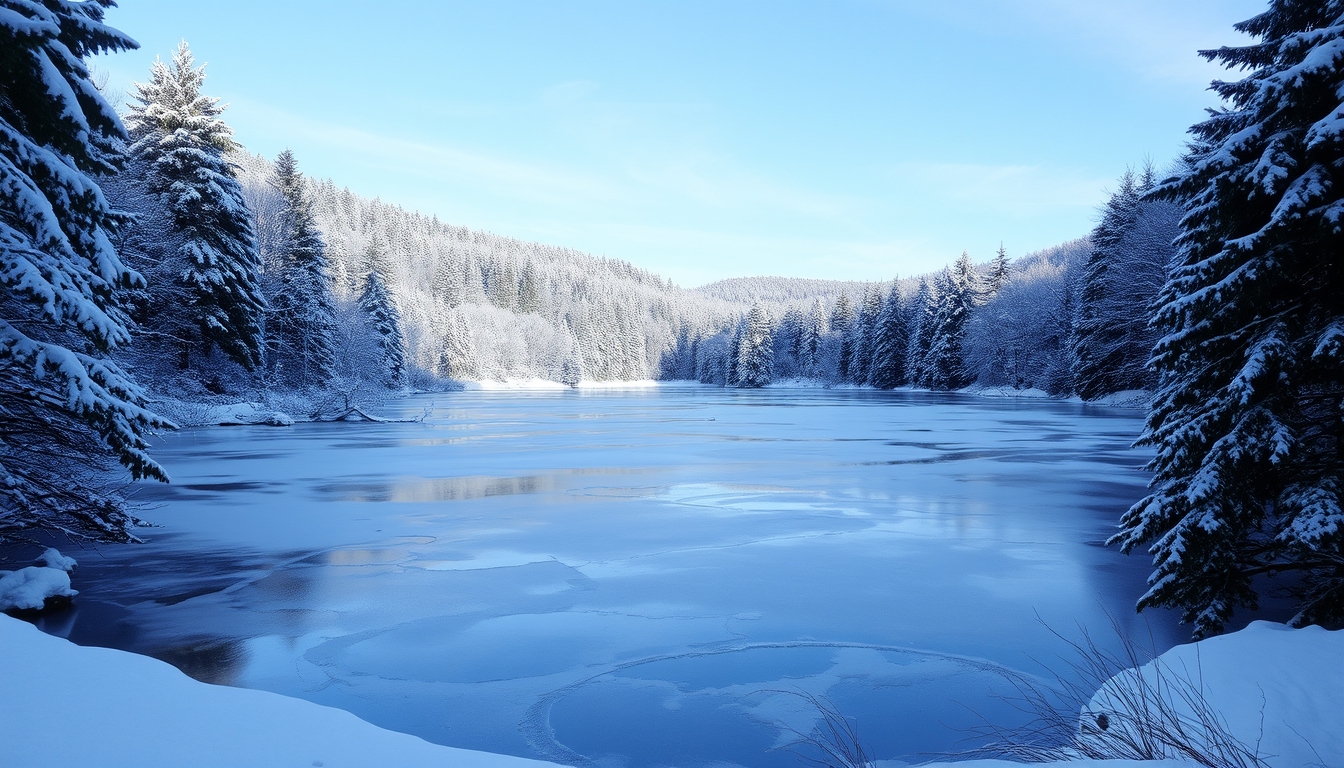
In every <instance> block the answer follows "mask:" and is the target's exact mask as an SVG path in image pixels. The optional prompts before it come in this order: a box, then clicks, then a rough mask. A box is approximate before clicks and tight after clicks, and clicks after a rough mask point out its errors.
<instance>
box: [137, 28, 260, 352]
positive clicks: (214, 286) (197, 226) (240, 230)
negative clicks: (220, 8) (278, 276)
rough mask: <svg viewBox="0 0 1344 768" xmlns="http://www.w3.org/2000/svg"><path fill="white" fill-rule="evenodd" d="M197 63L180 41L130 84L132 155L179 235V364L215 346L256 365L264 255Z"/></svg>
mask: <svg viewBox="0 0 1344 768" xmlns="http://www.w3.org/2000/svg"><path fill="white" fill-rule="evenodd" d="M194 64H195V61H194V59H193V57H192V55H191V50H190V49H189V48H188V47H187V44H186V42H185V41H184V42H183V43H182V44H181V45H179V46H178V48H177V51H175V52H174V54H173V60H172V62H171V63H170V64H165V63H164V62H163V61H161V60H155V62H154V65H153V67H152V69H151V70H150V81H149V82H148V83H137V84H136V91H135V93H134V94H132V103H131V104H130V106H129V107H128V115H127V123H128V125H129V127H130V129H131V136H132V138H133V139H134V140H135V143H134V144H133V145H132V146H131V152H132V154H134V155H135V157H136V159H137V160H139V161H140V162H141V163H142V164H143V165H145V166H146V167H147V169H148V177H149V178H148V187H149V189H150V191H152V192H154V193H156V194H158V195H159V196H160V197H161V199H162V201H163V203H164V204H165V205H166V207H167V210H168V212H169V214H170V216H171V220H172V224H173V228H174V230H175V232H176V234H177V235H178V243H177V252H176V253H175V254H173V258H175V260H176V261H177V262H178V264H177V265H175V268H174V270H173V271H174V272H176V273H177V279H178V280H180V281H181V282H182V283H183V286H182V287H183V288H184V290H183V291H182V293H183V294H184V298H185V299H186V302H185V306H179V307H178V308H177V309H178V311H181V312H184V313H185V314H186V319H187V321H186V322H185V323H183V324H181V327H175V328H173V329H172V332H173V333H174V334H176V335H179V342H180V354H181V359H180V361H179V365H180V366H181V367H182V368H187V367H188V366H190V365H191V361H192V358H193V356H194V354H195V353H194V351H193V350H199V351H201V352H203V353H206V354H208V353H209V352H210V350H211V349H212V348H213V347H216V346H217V347H219V349H220V350H222V351H223V352H224V353H225V354H227V355H228V356H229V357H230V358H232V359H233V360H235V361H237V362H238V363H239V364H241V365H243V366H245V367H247V368H252V367H254V366H256V365H257V364H259V363H260V362H261V359H262V313H263V309H264V300H263V298H262V293H261V286H260V283H259V282H258V275H259V273H260V269H261V264H260V258H259V256H258V253H257V246H256V242H255V237H254V234H253V231H252V219H251V216H250V215H249V213H248V210H247V206H246V204H245V203H244V202H243V194H242V190H241V188H240V187H239V185H238V180H237V179H236V178H235V176H234V168H233V165H232V164H231V163H229V161H228V160H227V159H226V157H225V155H226V153H228V152H229V151H231V150H233V149H234V148H235V145H234V142H233V131H232V130H231V129H230V128H229V127H228V126H227V125H225V123H224V121H223V120H220V119H219V115H220V114H221V113H222V112H223V111H224V107H222V106H220V104H219V100H218V99H215V98H211V97H209V96H205V95H203V94H202V93H201V85H202V83H203V82H204V81H205V67H204V66H202V67H200V68H196V67H195V66H194ZM153 288H154V286H151V289H153ZM165 289H168V290H171V288H169V287H167V286H165Z"/></svg>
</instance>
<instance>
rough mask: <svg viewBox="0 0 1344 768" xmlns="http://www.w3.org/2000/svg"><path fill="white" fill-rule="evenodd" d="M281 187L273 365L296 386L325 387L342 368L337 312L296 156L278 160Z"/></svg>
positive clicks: (286, 154) (323, 247)
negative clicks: (338, 365)
mask: <svg viewBox="0 0 1344 768" xmlns="http://www.w3.org/2000/svg"><path fill="white" fill-rule="evenodd" d="M274 183H275V186H276V188H277V189H278V190H280V193H281V195H282V196H283V197H284V211H283V217H282V220H283V227H282V239H281V243H280V247H279V254H278V255H279V267H280V278H279V280H278V281H277V286H278V290H277V292H276V295H275V296H273V297H270V301H269V303H270V306H271V310H272V312H271V317H272V322H271V323H270V327H269V328H268V331H269V335H270V360H269V363H270V364H271V365H272V366H273V367H274V368H276V369H278V370H279V371H280V375H281V377H282V379H284V380H285V381H287V382H289V383H290V384H291V385H296V386H308V385H316V386H320V385H322V384H325V383H326V382H327V381H328V380H330V379H331V377H332V375H333V373H334V372H335V364H336V310H335V300H334V299H333V298H332V294H331V276H330V274H328V271H327V256H326V247H327V246H326V243H324V242H323V241H322V235H321V233H319V232H318V231H317V225H316V223H314V221H313V213H312V205H311V203H310V201H309V200H308V195H307V190H306V189H305V186H304V179H303V175H302V174H300V173H299V170H298V164H297V163H296V162H295V160H294V153H292V152H290V151H289V150H285V151H284V152H281V153H280V156H279V157H277V158H276V161H275V181H274Z"/></svg>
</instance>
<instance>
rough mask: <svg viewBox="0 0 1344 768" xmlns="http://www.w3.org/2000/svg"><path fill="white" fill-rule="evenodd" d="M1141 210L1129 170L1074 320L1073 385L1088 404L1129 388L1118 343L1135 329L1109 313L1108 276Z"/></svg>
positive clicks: (1105, 221) (1098, 235) (1107, 214)
mask: <svg viewBox="0 0 1344 768" xmlns="http://www.w3.org/2000/svg"><path fill="white" fill-rule="evenodd" d="M1138 212H1139V187H1138V183H1137V182H1136V180H1135V178H1134V172H1133V171H1131V170H1129V169H1125V174H1124V175H1123V176H1121V177H1120V187H1119V189H1117V190H1116V191H1115V192H1114V193H1112V194H1111V197H1110V199H1109V200H1107V202H1106V207H1105V208H1104V209H1103V210H1102V214H1101V221H1100V222H1098V223H1097V226H1096V228H1095V229H1093V230H1092V252H1091V254H1089V255H1088V258H1087V264H1086V265H1085V266H1084V267H1083V275H1082V288H1081V290H1080V291H1079V295H1078V306H1077V308H1076V315H1075V317H1074V320H1073V339H1072V344H1073V355H1074V365H1073V378H1074V386H1075V387H1077V390H1078V394H1079V396H1081V397H1082V398H1083V399H1084V400H1094V399H1096V398H1098V397H1101V396H1102V395H1106V394H1110V393H1111V392H1119V391H1120V390H1122V389H1125V387H1124V386H1123V385H1122V384H1121V383H1120V382H1119V381H1118V380H1117V378H1118V376H1119V373H1120V370H1121V368H1122V362H1123V361H1121V360H1119V359H1117V356H1118V355H1119V354H1121V352H1122V348H1121V345H1119V344H1117V343H1116V341H1117V339H1118V338H1120V337H1122V336H1123V335H1124V334H1125V333H1127V332H1128V331H1129V330H1130V329H1129V328H1127V327H1125V326H1124V325H1122V324H1120V323H1116V322H1115V318H1112V317H1110V316H1109V315H1108V313H1107V312H1106V306H1107V304H1108V303H1109V300H1110V298H1111V297H1110V296H1109V295H1108V293H1110V291H1111V290H1113V288H1112V286H1111V285H1110V283H1111V282H1112V281H1111V280H1108V277H1110V274H1109V273H1110V271H1111V270H1112V269H1113V268H1115V266H1114V264H1115V262H1117V261H1118V260H1119V257H1120V254H1119V251H1120V244H1121V242H1123V240H1124V238H1125V234H1126V233H1128V232H1129V231H1130V230H1132V229H1133V228H1134V224H1135V221H1136V220H1137V218H1138ZM1121 279H1124V278H1123V276H1121Z"/></svg>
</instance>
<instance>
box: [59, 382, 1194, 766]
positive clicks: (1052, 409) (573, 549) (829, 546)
mask: <svg viewBox="0 0 1344 768" xmlns="http://www.w3.org/2000/svg"><path fill="white" fill-rule="evenodd" d="M430 405H433V406H434V410H433V413H432V415H431V416H430V417H429V418H428V419H426V420H425V421H424V422H422V423H388V424H330V423H302V424H297V425H295V426H293V427H291V428H288V429H283V430H277V429H271V428H267V427H249V426H244V427H236V428H230V429H211V428H206V429H190V430H184V431H182V432H179V433H176V434H172V435H168V436H166V437H165V438H164V439H163V440H162V442H161V444H159V445H158V446H157V447H156V454H155V455H156V456H158V457H161V459H162V460H163V462H164V464H165V466H166V467H167V468H168V469H169V471H170V473H171V474H172V476H173V478H174V481H175V482H174V484H173V485H171V486H161V485H155V484H144V485H142V486H141V489H140V495H139V498H140V500H142V501H145V502H148V503H150V504H151V506H152V508H151V510H149V511H147V512H146V513H145V514H146V516H148V517H150V518H152V519H153V520H154V521H155V522H156V523H159V524H161V525H162V526H163V527H162V528H158V529H149V530H146V531H145V532H144V533H145V534H146V535H147V536H149V538H150V539H151V541H150V542H149V543H148V544H144V545H135V546H125V547H104V548H102V550H101V551H100V557H98V558H84V562H82V563H81V568H80V584H79V586H80V589H81V591H82V594H81V595H80V598H79V600H78V601H76V604H75V606H74V607H73V608H72V609H71V610H69V611H67V612H66V613H65V614H63V615H61V616H52V617H48V618H46V619H43V620H42V626H43V627H44V628H46V629H47V630H48V631H50V632H53V633H56V634H61V635H64V636H68V637H70V638H71V639H73V640H75V641H76V642H80V643H85V644H104V645H112V646H116V647H120V648H124V649H128V650H134V651H138V652H143V653H148V654H151V655H154V656H157V657H159V658H162V659H165V660H168V661H171V662H172V663H174V664H176V665H178V666H179V667H180V668H182V669H184V670H186V671H188V672H190V673H191V674H192V675H194V676H196V677H198V678H200V679H204V680H208V681H211V682H219V683H227V684H231V685H240V686H246V687H252V688H260V689H265V690H270V691H275V692H280V693H286V694H291V695H295V696H299V697H302V698H306V699H309V700H312V701H315V702H319V703H323V704H329V705H333V706H337V707H340V708H342V709H347V710H349V711H351V712H353V713H355V714H356V715H358V716H360V717H362V718H364V719H366V720H369V721H370V722H373V723H376V724H378V725H382V726H385V727H389V728H393V729H396V730H400V731H405V732H408V733H413V734H415V735H417V736H421V737H423V738H426V739H428V740H430V741H433V742H437V743H441V744H448V745H452V746H458V747H468V748H475V749H486V750H490V751H496V752H502V753H507V754H513V755H519V756H529V757H545V758H549V759H556V760H561V761H582V760H583V759H592V760H597V761H599V762H610V763H612V764H617V763H619V764H624V765H628V766H630V767H631V768H639V767H641V766H650V767H651V766H655V765H665V764H669V763H672V764H678V765H683V766H694V765H705V764H709V763H714V762H718V763H736V764H742V765H750V766H753V767H755V766H760V767H761V768H766V767H768V766H786V765H787V766H793V765H795V763H796V758H795V757H794V756H793V755H792V754H789V753H787V752H768V751H766V750H768V749H769V748H770V747H772V746H775V745H777V744H778V743H779V741H780V738H781V736H782V735H783V734H784V733H786V728H785V727H784V726H785V724H788V725H793V726H795V727H796V726H799V725H800V724H801V725H805V724H806V723H808V722H810V721H811V720H812V719H814V718H815V713H813V712H809V711H808V709H807V707H806V706H805V704H803V703H802V702H801V700H800V699H799V697H797V696H790V695H788V694H779V693H778V691H780V690H785V691H794V692H797V691H807V692H812V693H816V694H822V695H826V696H828V697H830V698H832V699H834V700H835V701H836V702H837V703H838V704H839V705H841V706H842V708H843V709H844V711H845V712H846V714H851V715H853V716H856V717H858V719H859V722H860V726H861V729H862V730H863V732H864V733H865V734H867V735H869V736H870V739H871V742H872V746H873V748H874V750H875V751H876V752H877V754H878V756H879V757H881V758H883V759H906V760H917V759H923V758H919V757H917V756H915V753H918V752H924V751H940V750H948V749H955V748H957V747H958V746H964V745H962V744H961V741H962V739H963V738H964V737H965V733H964V732H961V731H959V730H958V729H959V728H964V727H966V726H969V725H971V724H974V723H976V722H978V714H977V713H984V714H986V715H987V716H993V717H996V718H998V717H1003V718H1011V717H1012V713H1011V711H1008V710H1007V708H1006V707H1004V706H1003V705H1002V703H1001V702H998V701H997V700H996V699H995V698H994V696H995V694H996V693H1001V692H1002V680H1001V679H1000V677H999V676H998V674H997V673H996V670H998V669H1001V668H1012V669H1017V670H1023V671H1026V672H1029V673H1040V672H1042V669H1041V667H1040V666H1038V665H1037V664H1036V663H1035V662H1033V661H1032V657H1034V658H1036V659H1040V660H1042V661H1046V662H1049V661H1053V660H1055V659H1056V658H1057V657H1059V656H1062V655H1067V653H1068V651H1067V649H1066V648H1065V647H1064V645H1063V643H1062V642H1060V641H1059V640H1058V639H1056V638H1055V637H1054V636H1053V635H1051V634H1050V632H1049V631H1048V630H1047V629H1046V628H1045V627H1044V626H1042V624H1041V623H1040V622H1041V620H1043V621H1045V622H1046V623H1048V624H1050V625H1051V626H1053V627H1055V628H1058V629H1060V630H1061V631H1064V632H1068V631H1069V630H1071V629H1072V628H1073V627H1074V626H1075V622H1080V623H1082V624H1085V625H1088V626H1091V627H1093V628H1096V629H1098V630H1099V631H1098V632H1097V633H1096V634H1098V635H1102V636H1104V634H1105V632H1104V631H1101V630H1104V629H1105V628H1106V627H1108V626H1109V625H1108V623H1107V619H1106V617H1105V612H1107V611H1109V612H1110V613H1112V614H1114V615H1115V616H1117V617H1118V618H1119V620H1120V621H1121V622H1122V623H1123V624H1125V625H1126V626H1128V627H1130V628H1131V629H1134V630H1136V631H1138V632H1140V633H1143V636H1144V637H1145V638H1146V637H1147V631H1148V630H1147V628H1146V627H1145V626H1144V624H1143V621H1142V620H1141V619H1137V618H1134V616H1133V601H1134V600H1135V598H1136V597H1137V596H1138V595H1139V594H1140V593H1141V592H1142V589H1143V585H1144V578H1145V576H1146V575H1147V572H1148V565H1149V564H1148V562H1147V560H1146V559H1145V558H1144V557H1142V556H1138V557H1125V556H1122V555H1120V554H1119V553H1117V552H1115V551H1113V550H1108V549H1105V548H1103V547H1101V546H1100V545H1099V542H1101V541H1102V540H1104V539H1105V538H1106V537H1107V536H1109V535H1110V534H1111V533H1112V532H1113V531H1114V527H1115V523H1116V520H1117V519H1118V518H1119V515H1120V513H1121V512H1122V511H1123V510H1124V509H1125V508H1127V507H1128V506H1129V505H1130V504H1131V503H1133V502H1134V501H1135V500H1137V499H1138V498H1140V497H1141V496H1142V495H1143V492H1144V488H1145V484H1146V482H1147V479H1148V478H1147V476H1146V475H1145V474H1144V472H1143V471H1142V470H1141V467H1142V465H1143V464H1144V463H1145V461H1146V460H1147V455H1146V454H1145V453H1143V452H1140V451H1134V450H1132V449H1131V448H1130V447H1129V445H1130V442H1131V441H1132V440H1133V439H1134V437H1135V436H1136V435H1137V434H1138V431H1139V429H1140V426H1141V422H1140V419H1141V416H1140V414H1138V413H1136V412H1131V411H1125V410H1116V409H1108V408H1095V407H1091V406H1087V405H1082V404H1077V403H1059V402H1051V401H1038V400H1030V399H1010V398H1009V399H999V398H981V397H975V396H972V395H955V394H953V395H949V394H932V393H914V392H878V391H871V390H848V391H825V390H806V389H799V390H779V389H776V390H769V391H755V392H751V391H737V390H726V391H725V390H720V389H714V388H701V387H658V388H647V389H621V390H610V391H608V390H584V389H580V390H577V391H576V390H563V391H509V392H492V391H466V392H456V393H446V394H444V393H439V394H434V395H423V396H417V397H414V398H410V399H408V400H405V401H400V402H399V403H397V404H396V406H395V408H394V409H393V412H389V413H387V414H386V415H390V416H418V415H420V414H421V413H422V411H423V410H424V408H425V407H427V406H430ZM398 409H399V410H398ZM1038 616H1039V617H1040V619H1038ZM1148 618H1150V619H1151V620H1153V621H1154V622H1155V623H1154V626H1153V628H1152V630H1153V632H1154V634H1155V636H1156V642H1157V644H1158V646H1159V650H1161V649H1163V648H1166V647H1170V646H1171V645H1173V644H1174V643H1176V642H1178V641H1180V640H1182V639H1184V638H1185V637H1186V636H1187V635H1186V634H1185V633H1184V631H1183V630H1181V629H1178V628H1175V627H1174V626H1173V625H1172V623H1171V622H1170V619H1169V617H1167V616H1165V615H1164V614H1161V613H1150V614H1148ZM772 692H773V693H772ZM901 724H904V725H901ZM669 750H670V751H669Z"/></svg>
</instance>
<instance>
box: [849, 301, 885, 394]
mask: <svg viewBox="0 0 1344 768" xmlns="http://www.w3.org/2000/svg"><path fill="white" fill-rule="evenodd" d="M880 314H882V292H881V291H880V290H879V289H878V287H877V286H875V285H870V286H868V287H867V288H866V289H865V290H864V292H863V301H862V302H860V304H859V311H858V317H857V318H856V319H855V321H854V322H853V323H852V324H851V325H850V328H849V336H850V339H851V341H850V349H851V350H852V352H851V356H850V363H849V371H848V373H849V379H850V381H853V382H854V383H855V384H867V383H868V372H869V370H871V369H872V366H873V341H874V339H875V337H876V335H877V318H878V315H880Z"/></svg>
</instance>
